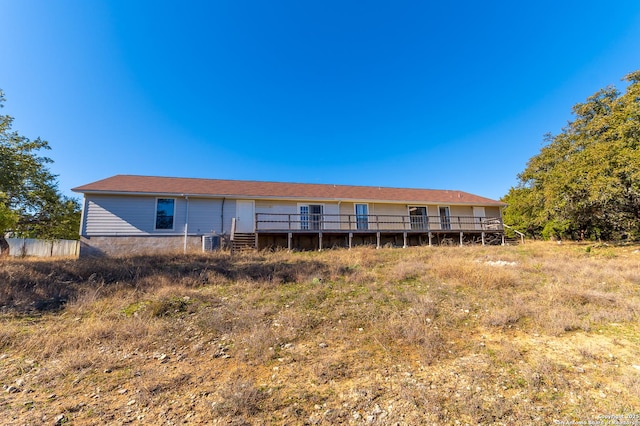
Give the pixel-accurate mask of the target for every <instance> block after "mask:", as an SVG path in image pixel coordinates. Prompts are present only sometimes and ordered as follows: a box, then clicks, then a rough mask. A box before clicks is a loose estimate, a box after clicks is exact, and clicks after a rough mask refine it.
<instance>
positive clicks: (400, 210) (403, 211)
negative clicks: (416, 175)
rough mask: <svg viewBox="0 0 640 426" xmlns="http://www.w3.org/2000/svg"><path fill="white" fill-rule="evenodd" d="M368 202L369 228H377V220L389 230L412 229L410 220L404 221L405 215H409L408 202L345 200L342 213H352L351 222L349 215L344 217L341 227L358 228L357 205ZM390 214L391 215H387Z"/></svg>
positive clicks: (341, 208) (341, 209)
mask: <svg viewBox="0 0 640 426" xmlns="http://www.w3.org/2000/svg"><path fill="white" fill-rule="evenodd" d="M356 204H367V205H368V206H369V207H368V209H369V230H376V229H377V226H376V221H378V222H379V223H380V228H384V229H387V230H403V229H410V225H409V223H408V222H406V223H404V224H403V223H402V220H403V217H405V216H407V214H408V210H407V206H406V204H386V203H367V202H362V203H352V202H345V203H341V204H340V214H341V215H351V224H349V220H348V218H347V216H344V217H342V220H343V222H342V223H341V226H340V229H343V230H348V229H353V230H354V231H356V230H357V224H356V217H355V205H356ZM386 216H389V217H386Z"/></svg>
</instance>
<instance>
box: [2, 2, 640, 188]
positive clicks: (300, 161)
mask: <svg viewBox="0 0 640 426" xmlns="http://www.w3.org/2000/svg"><path fill="white" fill-rule="evenodd" d="M636 69H640V2H638V1H637V0H633V1H610V2H603V1H590V0H586V1H585V0H583V1H557V0H556V1H538V2H513V1H508V2H507V1H485V2H477V1H468V2H466V1H461V2H429V1H402V0H400V1H398V0H396V1H393V2H391V1H375V0H372V1H366V2H362V1H347V0H341V1H333V0H326V1H322V2H309V1H293V0H292V1H280V0H270V1H248V0H230V1H226V0H225V1H215V0H209V1H183V2H175V1H173V2H168V1H160V0H156V1H147V0H127V1H118V0H111V1H107V0H56V1H51V0H0V88H1V89H3V90H4V92H5V96H6V102H5V107H4V108H3V110H2V113H3V114H9V115H12V116H13V117H15V121H14V130H17V131H18V132H20V133H21V134H23V135H25V136H27V137H29V138H32V139H33V138H36V137H38V136H40V137H42V138H43V139H46V140H47V141H49V143H50V145H51V147H52V151H50V152H49V153H48V155H49V156H50V157H52V158H53V160H54V161H55V163H54V164H53V165H52V166H51V169H52V170H53V171H54V172H55V173H57V174H58V175H59V178H58V181H59V185H60V190H61V191H62V192H63V193H65V194H67V195H73V194H72V193H71V192H70V191H69V190H70V188H72V187H75V186H78V185H82V184H86V183H90V182H93V181H95V180H99V179H102V178H105V177H109V176H112V175H115V174H142V175H159V176H180V177H204V178H222V179H251V180H270V181H284V182H308V183H332V184H354V185H373V186H391V187H418V188H431V189H458V190H463V191H467V192H471V193H475V194H478V195H483V196H486V197H490V198H494V199H498V198H500V197H502V196H503V195H505V194H506V193H507V192H508V190H509V188H510V187H511V186H514V185H515V184H516V182H517V174H518V173H519V172H521V171H522V170H524V168H525V165H526V162H527V160H528V159H529V158H530V157H531V156H533V155H535V154H537V153H538V152H539V150H540V148H541V147H542V144H543V135H544V134H545V133H548V132H551V133H554V134H555V133H558V132H560V131H561V129H562V127H563V126H564V125H565V124H566V123H567V121H568V120H570V119H571V118H572V116H571V107H572V106H573V105H574V104H576V103H577V102H581V101H584V100H585V99H586V97H588V96H590V95H591V94H593V93H594V92H596V91H597V90H598V89H600V88H602V87H605V86H608V85H615V86H617V87H618V88H619V89H624V84H623V83H622V82H621V78H622V77H623V76H624V75H626V74H627V73H629V72H631V71H634V70H636Z"/></svg>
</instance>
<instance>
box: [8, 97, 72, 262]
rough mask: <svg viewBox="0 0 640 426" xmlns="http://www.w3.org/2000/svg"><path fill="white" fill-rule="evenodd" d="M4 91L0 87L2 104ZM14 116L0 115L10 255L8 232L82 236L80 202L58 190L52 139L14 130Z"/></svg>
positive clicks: (38, 236) (64, 236) (37, 236)
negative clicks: (50, 154)
mask: <svg viewBox="0 0 640 426" xmlns="http://www.w3.org/2000/svg"><path fill="white" fill-rule="evenodd" d="M4 100H5V98H4V93H3V92H2V91H1V90H0V107H3V106H4V105H3V103H4ZM12 124H13V117H11V116H8V115H0V252H1V253H2V254H4V255H6V254H8V244H7V242H6V240H5V233H6V232H7V231H11V232H13V233H14V234H16V235H19V236H25V237H35V238H45V239H53V238H75V239H77V238H78V229H79V223H80V207H79V204H78V202H77V201H76V200H75V199H73V198H69V197H65V196H63V195H62V194H60V192H59V191H58V185H57V181H56V176H55V175H54V174H52V173H51V171H50V170H49V168H48V164H50V163H52V160H51V159H50V158H49V157H46V156H43V155H41V152H42V151H44V150H49V149H51V148H50V147H49V144H48V142H46V141H44V140H42V139H40V138H37V139H35V140H30V139H28V138H26V137H25V136H22V135H20V134H19V133H18V132H16V131H13V130H12V129H11V127H12Z"/></svg>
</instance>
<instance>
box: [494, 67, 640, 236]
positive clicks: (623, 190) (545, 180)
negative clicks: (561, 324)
mask: <svg viewBox="0 0 640 426" xmlns="http://www.w3.org/2000/svg"><path fill="white" fill-rule="evenodd" d="M624 79H625V80H626V81H627V82H628V83H629V84H628V86H627V89H626V91H625V93H624V94H621V93H620V92H619V91H618V90H617V89H616V88H615V87H607V88H605V89H602V90H600V91H598V92H597V93H595V94H594V95H593V96H591V97H589V98H587V100H586V102H584V103H580V104H577V105H575V106H574V107H573V114H574V116H575V119H574V120H573V121H571V122H569V123H568V125H567V126H566V127H565V128H564V129H563V130H562V132H561V133H560V134H558V135H556V136H552V135H547V136H546V142H547V144H546V145H545V146H544V147H543V148H542V150H541V151H540V153H539V154H538V155H536V156H534V157H532V158H531V159H530V160H529V162H528V163H527V167H526V169H525V170H524V171H523V172H522V173H520V174H519V175H518V180H519V182H518V185H517V186H516V187H515V188H511V189H510V190H509V193H508V194H507V195H506V196H505V197H504V198H503V201H505V202H506V203H507V204H508V207H507V208H506V209H505V222H506V223H507V224H509V225H512V226H514V227H515V228H516V229H518V230H520V231H522V232H526V233H528V234H529V235H531V236H534V237H535V236H540V237H543V238H554V237H555V238H573V239H584V238H602V239H617V238H625V237H628V238H637V237H639V236H640V71H636V72H634V73H631V74H629V75H627V76H626V77H625V78H624Z"/></svg>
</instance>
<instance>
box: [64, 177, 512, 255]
mask: <svg viewBox="0 0 640 426" xmlns="http://www.w3.org/2000/svg"><path fill="white" fill-rule="evenodd" d="M73 191H75V192H78V193H82V194H83V195H84V205H83V208H82V223H81V230H80V236H81V248H80V255H81V256H86V255H101V254H107V255H115V254H127V253H142V252H161V251H193V250H203V248H209V247H211V246H213V247H217V246H218V245H219V244H222V245H225V244H227V245H230V246H232V248H233V247H236V248H238V247H239V246H240V245H245V246H250V247H255V248H260V249H262V248H269V247H284V248H289V249H298V248H300V249H322V248H327V247H334V246H343V247H351V246H352V245H356V244H372V245H376V246H377V247H380V246H383V245H394V246H402V247H406V246H408V245H419V244H425V245H426V244H429V245H431V244H465V243H470V242H477V243H482V244H485V243H487V244H489V243H500V242H502V243H504V228H503V223H502V208H503V207H504V206H505V204H504V203H502V202H500V201H496V200H491V199H488V198H484V197H480V196H478V195H473V194H469V193H466V192H462V191H453V190H431V189H410V188H383V187H377V186H375V187H374V186H351V185H331V184H304V183H283V182H259V181H240V180H220V179H193V178H174V177H155V176H132V175H116V176H113V177H109V178H106V179H103V180H99V181H97V182H93V183H89V184H87V185H82V186H79V187H77V188H73Z"/></svg>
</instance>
